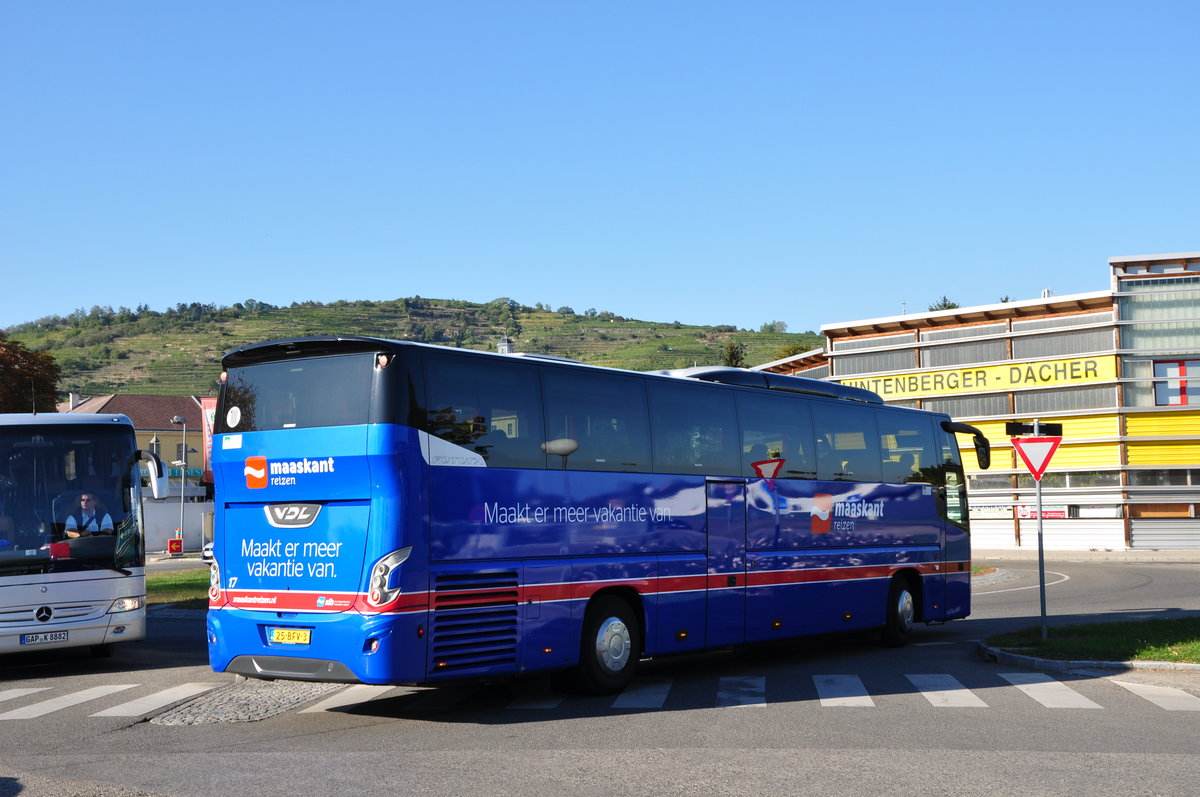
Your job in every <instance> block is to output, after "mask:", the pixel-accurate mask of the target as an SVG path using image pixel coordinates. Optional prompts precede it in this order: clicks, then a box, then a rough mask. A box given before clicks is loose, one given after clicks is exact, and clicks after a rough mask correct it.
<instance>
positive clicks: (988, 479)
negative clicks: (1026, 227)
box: [762, 253, 1200, 550]
mask: <svg viewBox="0 0 1200 797" xmlns="http://www.w3.org/2000/svg"><path fill="white" fill-rule="evenodd" d="M1109 265H1110V285H1111V288H1110V290H1108V291H1101V292H1093V293H1087V294H1074V295H1069V296H1062V297H1056V296H1047V297H1043V298H1042V299H1039V300H1026V301H1020V302H1010V303H1003V304H997V305H988V306H981V307H968V308H957V309H952V310H945V311H937V312H931V313H926V314H914V315H905V316H896V317H890V318H881V319H870V320H865V321H853V322H848V323H843V324H827V325H824V326H822V328H821V330H822V332H823V333H824V334H825V335H826V340H827V345H826V348H825V361H824V362H822V361H821V359H820V358H817V357H814V356H813V353H812V352H808V353H806V354H805V355H804V358H803V361H801V360H800V359H798V358H797V359H796V360H793V361H788V360H781V361H777V362H775V363H768V364H767V365H765V366H762V368H764V369H766V370H772V371H777V372H781V373H795V374H799V375H805V376H817V377H819V378H822V377H823V378H830V379H833V380H835V381H839V382H843V383H845V384H851V385H855V386H858V387H863V388H867V389H868V390H873V391H874V392H876V393H878V394H879V395H880V396H881V397H882V398H883V399H884V401H885V402H887V403H889V404H899V405H904V406H911V407H923V408H925V409H931V410H935V411H939V412H946V413H948V414H949V415H951V416H952V417H953V418H955V419H956V420H960V421H964V422H967V423H970V424H973V425H975V426H977V427H978V428H979V429H981V430H982V431H983V432H984V433H985V434H986V435H987V437H988V439H989V440H990V441H991V442H992V445H993V451H994V455H993V459H992V462H993V464H992V467H991V468H990V469H989V470H988V471H981V470H979V469H978V467H977V466H976V463H975V462H974V457H972V456H970V455H967V456H966V464H967V470H968V485H969V487H970V490H971V502H972V513H971V517H972V529H973V534H974V544H975V546H976V547H977V548H1027V547H1031V546H1033V547H1036V545H1037V516H1036V515H1037V513H1036V508H1035V506H1036V499H1035V483H1034V481H1033V478H1032V476H1031V475H1030V474H1029V472H1028V470H1027V469H1026V468H1025V466H1024V464H1023V462H1022V461H1021V460H1020V459H1019V458H1018V457H1017V454H1016V452H1015V450H1014V449H1013V447H1012V445H1011V442H1010V438H1009V437H1008V434H1007V432H1006V431H1005V424H1006V423H1007V422H1009V421H1022V422H1029V421H1031V420H1033V419H1038V420H1041V421H1046V422H1052V423H1059V424H1062V427H1063V438H1064V439H1063V443H1062V445H1061V446H1060V447H1059V449H1058V450H1057V451H1056V452H1055V454H1054V457H1053V459H1052V461H1051V464H1050V467H1049V470H1048V471H1047V473H1046V474H1045V476H1044V477H1043V480H1042V493H1043V517H1042V520H1043V537H1044V544H1045V547H1046V548H1047V549H1049V550H1088V549H1099V550H1114V549H1123V548H1127V547H1132V548H1200V253H1188V254H1179V255H1155V256H1143V257H1133V258H1113V259H1112V260H1110V262H1109ZM822 369H824V370H823V372H821V371H822ZM960 443H961V444H962V447H963V449H964V450H969V448H970V444H969V441H968V440H967V439H966V438H963V439H962V440H960Z"/></svg>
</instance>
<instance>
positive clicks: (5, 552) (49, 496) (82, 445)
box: [0, 426, 144, 572]
mask: <svg viewBox="0 0 1200 797" xmlns="http://www.w3.org/2000/svg"><path fill="white" fill-rule="evenodd" d="M137 479H138V474H137V470H136V465H135V460H134V450H133V444H132V439H131V438H130V436H129V435H128V434H127V433H126V432H124V431H123V430H118V429H115V428H114V429H112V430H111V432H110V431H109V430H108V429H107V428H104V427H101V428H100V430H99V431H98V430H97V428H96V427H87V428H86V432H85V431H84V430H83V428H82V427H81V428H79V429H75V428H72V427H69V426H57V427H50V426H44V427H42V426H33V427H24V428H22V429H21V430H20V432H19V433H14V434H8V435H5V436H4V437H3V438H2V439H0V569H3V570H6V571H10V572H11V571H12V570H13V569H17V570H22V569H53V570H64V569H73V568H79V567H119V568H127V567H132V566H138V565H141V564H143V563H144V552H143V550H142V542H141V535H140V533H139V528H138V512H137V506H136V504H135V500H134V499H135V495H136V485H137Z"/></svg>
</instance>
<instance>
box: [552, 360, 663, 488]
mask: <svg viewBox="0 0 1200 797" xmlns="http://www.w3.org/2000/svg"><path fill="white" fill-rule="evenodd" d="M643 385H644V380H642V379H638V378H636V377H635V378H626V377H613V376H609V375H597V374H591V373H586V372H582V371H573V370H570V369H567V368H556V367H543V368H542V389H543V391H544V398H543V400H544V404H545V407H546V427H545V440H544V441H543V442H544V450H546V451H547V452H549V453H550V454H551V457H550V463H549V467H551V468H559V467H561V468H563V469H564V470H608V471H625V472H637V473H647V472H649V471H650V430H649V425H648V420H647V415H646V393H645V388H644V386H643ZM560 458H561V459H560Z"/></svg>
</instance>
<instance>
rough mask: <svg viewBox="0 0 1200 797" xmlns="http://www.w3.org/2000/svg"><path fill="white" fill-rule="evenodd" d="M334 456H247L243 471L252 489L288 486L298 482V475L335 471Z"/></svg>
mask: <svg viewBox="0 0 1200 797" xmlns="http://www.w3.org/2000/svg"><path fill="white" fill-rule="evenodd" d="M333 469H334V458H333V457H325V458H324V459H308V458H307V457H305V458H303V459H272V460H268V459H267V458H266V457H257V456H256V457H246V465H245V468H244V469H243V473H244V474H245V475H246V487H247V488H249V489H251V490H261V489H263V488H264V487H266V486H267V485H268V484H270V485H272V486H274V487H287V486H289V485H293V484H295V483H296V476H298V475H305V474H310V473H333Z"/></svg>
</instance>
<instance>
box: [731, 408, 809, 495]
mask: <svg viewBox="0 0 1200 797" xmlns="http://www.w3.org/2000/svg"><path fill="white" fill-rule="evenodd" d="M737 411H738V421H739V423H740V425H741V430H742V441H741V444H742V470H741V473H742V475H743V476H750V477H756V476H760V475H762V474H760V473H759V472H758V470H757V469H755V467H754V463H755V462H762V461H764V460H768V461H769V460H782V463H780V464H779V465H778V470H777V472H776V473H775V477H776V478H780V479H815V478H816V477H817V461H816V455H815V450H814V446H813V431H812V417H811V415H810V413H809V402H808V400H806V399H804V398H801V397H799V396H787V395H776V394H771V393H738V394H737ZM766 467H769V466H766Z"/></svg>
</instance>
